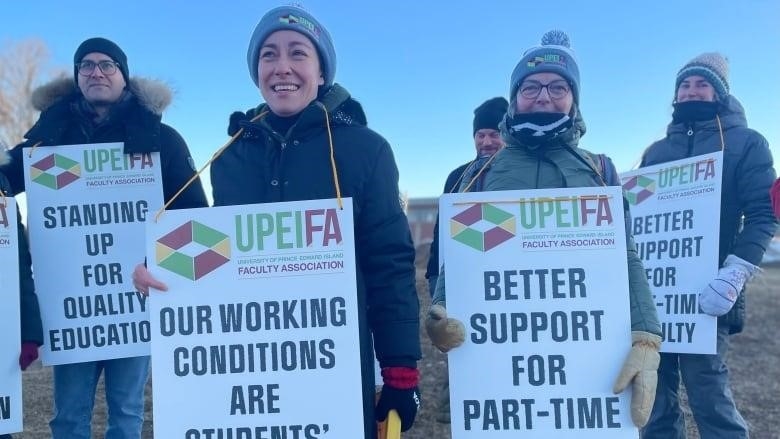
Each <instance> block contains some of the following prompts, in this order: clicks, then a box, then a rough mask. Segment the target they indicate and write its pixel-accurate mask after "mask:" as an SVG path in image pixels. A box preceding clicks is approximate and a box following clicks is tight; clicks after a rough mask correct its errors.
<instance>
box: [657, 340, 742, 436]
mask: <svg viewBox="0 0 780 439" xmlns="http://www.w3.org/2000/svg"><path fill="white" fill-rule="evenodd" d="M728 334H729V330H728V327H727V326H720V325H719V326H718V342H717V343H718V344H717V354H714V355H697V354H665V353H664V354H661V365H660V367H659V368H658V389H657V390H656V393H655V405H653V412H652V413H651V414H650V420H649V421H648V423H647V425H646V426H645V428H644V429H642V439H656V438H658V439H685V420H684V417H683V413H682V410H681V409H680V404H679V399H678V396H677V391H678V389H679V387H680V377H682V382H683V383H685V388H686V390H687V394H688V405H690V407H691V412H693V418H694V419H695V420H696V425H697V426H698V427H699V435H700V436H701V439H716V438H718V439H720V438H729V439H747V438H748V427H747V424H746V423H745V420H744V419H743V418H742V415H740V414H739V411H738V410H737V407H736V405H735V404H734V397H733V395H732V394H731V389H730V388H729V371H728V368H727V367H726V363H725V358H726V352H727V351H728V347H729V338H728V337H729V335H728Z"/></svg>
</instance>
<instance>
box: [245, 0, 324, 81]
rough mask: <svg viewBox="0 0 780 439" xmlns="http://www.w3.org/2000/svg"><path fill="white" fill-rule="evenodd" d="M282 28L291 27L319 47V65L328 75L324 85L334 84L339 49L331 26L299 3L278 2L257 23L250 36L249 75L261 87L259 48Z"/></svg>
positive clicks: (288, 28)
mask: <svg viewBox="0 0 780 439" xmlns="http://www.w3.org/2000/svg"><path fill="white" fill-rule="evenodd" d="M279 30H292V31H295V32H298V33H300V34H303V35H305V36H306V37H308V38H309V39H310V40H311V42H312V43H313V44H314V47H316V48H317V54H318V55H319V57H320V68H321V69H322V76H323V78H324V79H325V86H330V85H333V78H334V77H335V76H336V49H334V48H333V40H331V38H330V34H329V33H328V30H327V29H325V28H324V27H323V26H322V25H321V24H320V23H319V22H318V21H317V19H316V18H314V16H312V15H311V14H309V13H308V12H306V11H304V10H303V9H301V8H299V7H296V6H279V7H277V8H274V9H271V10H270V11H268V12H267V13H266V14H265V15H263V18H261V19H260V22H259V23H257V27H255V31H254V32H253V33H252V38H251V39H250V40H249V50H248V51H247V53H246V61H247V64H248V65H249V76H251V77H252V81H254V83H255V85H257V86H258V87H259V85H260V84H259V83H258V78H257V65H258V61H259V59H260V48H261V47H262V46H263V43H264V42H265V40H266V38H268V36H269V35H271V34H272V33H274V32H276V31H279Z"/></svg>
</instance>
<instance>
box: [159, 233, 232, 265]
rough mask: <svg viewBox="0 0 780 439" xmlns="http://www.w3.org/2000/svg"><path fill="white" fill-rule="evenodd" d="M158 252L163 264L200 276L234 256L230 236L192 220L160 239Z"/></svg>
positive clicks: (160, 261)
mask: <svg viewBox="0 0 780 439" xmlns="http://www.w3.org/2000/svg"><path fill="white" fill-rule="evenodd" d="M155 253H156V260H157V265H159V266H160V267H162V268H165V269H166V270H168V271H172V272H174V273H176V274H178V275H180V276H183V277H186V278H187V279H190V280H198V279H200V278H202V277H203V276H205V275H207V274H209V273H211V272H212V271H214V270H216V269H217V268H219V267H220V266H222V265H223V264H225V263H226V262H228V261H229V260H230V240H229V239H228V235H226V234H224V233H222V232H220V231H218V230H214V229H212V228H211V227H208V226H206V225H203V224H201V223H199V222H197V221H189V222H188V223H186V224H183V225H181V226H179V227H178V228H176V229H175V230H173V231H171V232H170V233H168V234H167V235H165V236H163V237H162V238H160V239H158V240H157V243H156V248H155ZM195 253H197V254H195Z"/></svg>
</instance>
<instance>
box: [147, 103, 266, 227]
mask: <svg viewBox="0 0 780 439" xmlns="http://www.w3.org/2000/svg"><path fill="white" fill-rule="evenodd" d="M266 114H268V111H263V112H262V113H260V114H258V115H257V116H255V117H253V118H252V119H251V120H250V122H254V121H256V120H258V119H260V118H261V117H263V116H265V115H266ZM242 134H244V129H243V128H240V129H239V130H238V131H236V134H233V136H231V137H230V139H229V140H228V141H227V143H225V144H224V145H222V146H221V147H220V148H219V149H218V150H217V152H215V153H214V155H213V156H211V158H210V159H209V161H207V162H206V164H205V165H203V167H202V168H200V170H199V171H198V172H196V173H195V175H193V176H192V177H191V178H190V179H189V180H187V182H186V183H184V186H182V187H181V189H179V190H178V192H176V193H175V194H173V196H172V197H171V199H170V200H168V202H166V203H165V205H164V206H163V207H161V208H160V210H158V211H157V213H156V214H155V215H154V222H157V221H158V220H159V219H160V215H162V213H163V212H165V209H167V208H168V206H170V205H171V203H173V202H174V200H176V198H178V197H179V195H181V194H182V192H184V191H185V190H186V189H187V188H188V187H189V186H190V185H191V184H192V182H194V181H195V180H197V179H198V177H200V174H201V173H202V172H203V171H204V170H206V168H207V167H209V166H210V165H211V163H212V162H213V161H214V160H216V159H217V157H219V156H220V155H222V153H223V152H225V150H226V149H227V148H228V146H230V145H232V144H233V142H235V141H236V139H238V138H239V137H241V135H242Z"/></svg>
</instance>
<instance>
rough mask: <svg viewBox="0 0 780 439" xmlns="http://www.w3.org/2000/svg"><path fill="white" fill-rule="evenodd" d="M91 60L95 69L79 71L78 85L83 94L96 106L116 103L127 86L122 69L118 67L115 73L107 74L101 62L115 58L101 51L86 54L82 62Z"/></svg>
mask: <svg viewBox="0 0 780 439" xmlns="http://www.w3.org/2000/svg"><path fill="white" fill-rule="evenodd" d="M85 61H89V62H92V63H94V64H95V66H94V69H93V70H92V72H90V73H89V74H83V73H81V71H79V73H78V86H79V89H80V90H81V94H83V95H84V98H85V99H86V100H87V102H89V103H90V104H92V105H94V106H98V107H101V106H107V105H111V104H114V103H116V102H117V101H118V100H119V97H120V96H122V91H123V90H124V89H125V86H127V82H125V77H124V76H123V75H122V71H121V70H120V69H119V68H118V67H117V68H116V69H114V70H116V71H115V72H114V73H113V74H110V75H107V74H105V73H104V72H103V69H102V68H101V67H100V64H101V63H104V62H106V61H107V62H110V63H113V62H114V60H112V59H111V57H109V56H108V55H106V54H104V53H100V52H91V53H88V54H86V55H84V58H82V59H81V62H82V63H84V62H85Z"/></svg>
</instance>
